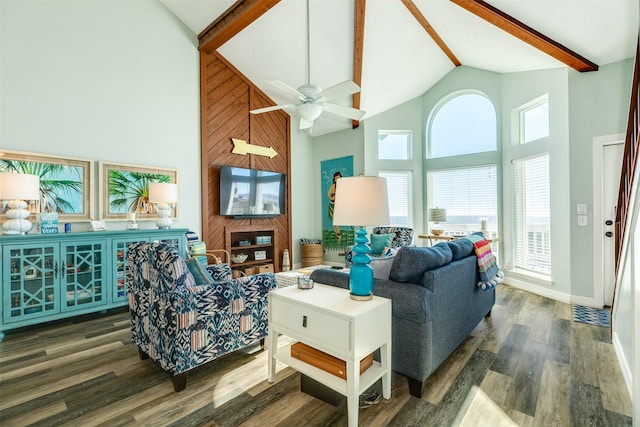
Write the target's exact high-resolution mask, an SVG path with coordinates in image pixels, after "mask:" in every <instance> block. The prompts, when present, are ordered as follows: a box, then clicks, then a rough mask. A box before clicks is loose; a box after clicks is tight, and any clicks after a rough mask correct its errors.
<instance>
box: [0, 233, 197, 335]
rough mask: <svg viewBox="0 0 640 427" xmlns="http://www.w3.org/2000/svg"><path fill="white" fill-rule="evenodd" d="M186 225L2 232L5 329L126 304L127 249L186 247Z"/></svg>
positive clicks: (0, 318) (0, 325)
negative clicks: (159, 244) (146, 245)
mask: <svg viewBox="0 0 640 427" xmlns="http://www.w3.org/2000/svg"><path fill="white" fill-rule="evenodd" d="M186 231H187V230H186V229H170V230H155V229H154V230H136V231H126V230H124V231H103V232H86V233H68V234H57V235H56V234H54V235H51V234H48V235H38V234H31V235H24V236H0V256H1V259H2V262H0V278H2V303H1V304H0V311H1V315H0V322H1V323H0V340H2V338H3V337H4V331H6V330H9V329H14V328H19V327H23V326H28V325H34V324H38V323H42V322H46V321H50V320H56V319H62V318H66V317H71V316H76V315H80V314H87V313H92V312H96V311H105V310H107V309H110V308H116V307H122V306H125V305H127V295H126V287H127V277H126V261H127V249H128V247H129V245H130V244H132V243H137V242H143V241H144V242H155V241H161V242H166V243H169V244H172V245H174V246H175V247H177V248H178V249H179V250H180V252H181V253H182V255H184V252H185V250H186V246H185V240H186V239H185V233H186Z"/></svg>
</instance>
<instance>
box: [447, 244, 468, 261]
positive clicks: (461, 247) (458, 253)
mask: <svg viewBox="0 0 640 427" xmlns="http://www.w3.org/2000/svg"><path fill="white" fill-rule="evenodd" d="M448 245H449V248H451V254H452V255H453V258H452V261H455V260H458V259H460V258H464V257H466V256H468V255H470V254H471V252H473V242H472V241H471V240H469V239H456V240H451V241H450V242H448Z"/></svg>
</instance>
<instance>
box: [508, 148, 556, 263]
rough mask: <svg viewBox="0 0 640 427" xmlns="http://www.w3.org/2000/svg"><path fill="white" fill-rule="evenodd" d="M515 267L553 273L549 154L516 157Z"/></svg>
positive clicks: (514, 170)
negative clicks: (522, 157) (526, 157)
mask: <svg viewBox="0 0 640 427" xmlns="http://www.w3.org/2000/svg"><path fill="white" fill-rule="evenodd" d="M513 172H514V174H513V175H514V176H513V178H514V180H513V182H514V191H515V194H514V203H515V206H514V210H513V212H514V218H513V224H514V259H513V262H514V267H515V268H518V269H522V270H527V271H532V272H535V273H538V274H544V275H550V274H551V205H550V190H549V154H548V153H547V154H544V155H541V156H537V157H533V158H528V159H522V160H515V161H514V162H513Z"/></svg>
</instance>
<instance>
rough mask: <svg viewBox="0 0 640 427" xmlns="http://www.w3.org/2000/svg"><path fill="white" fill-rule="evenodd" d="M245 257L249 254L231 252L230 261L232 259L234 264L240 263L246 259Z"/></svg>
mask: <svg viewBox="0 0 640 427" xmlns="http://www.w3.org/2000/svg"><path fill="white" fill-rule="evenodd" d="M247 258H249V255H247V254H233V255H231V261H233V262H234V263H236V264H240V263H243V262H245V261H246V260H247Z"/></svg>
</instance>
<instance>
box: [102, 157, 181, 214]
mask: <svg viewBox="0 0 640 427" xmlns="http://www.w3.org/2000/svg"><path fill="white" fill-rule="evenodd" d="M99 167H100V172H99V175H100V196H99V200H100V219H103V220H121V221H122V220H126V219H127V212H136V214H137V219H138V220H145V219H148V220H151V219H156V217H157V213H156V207H155V205H153V204H152V203H149V183H150V182H170V183H174V184H177V183H178V172H177V170H175V169H166V168H156V167H152V166H138V165H124V164H118V163H106V162H99ZM171 211H172V214H173V216H172V218H174V219H175V218H177V216H178V214H177V207H175V206H174V209H172V210H171Z"/></svg>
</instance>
